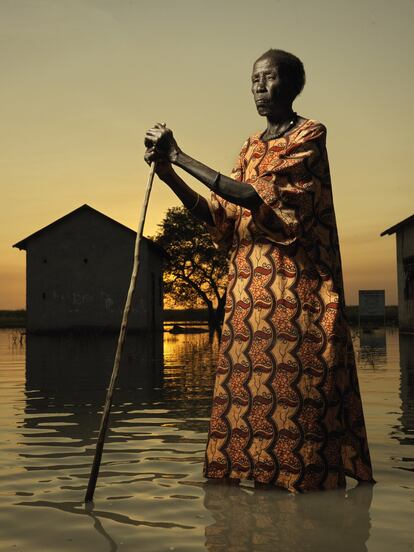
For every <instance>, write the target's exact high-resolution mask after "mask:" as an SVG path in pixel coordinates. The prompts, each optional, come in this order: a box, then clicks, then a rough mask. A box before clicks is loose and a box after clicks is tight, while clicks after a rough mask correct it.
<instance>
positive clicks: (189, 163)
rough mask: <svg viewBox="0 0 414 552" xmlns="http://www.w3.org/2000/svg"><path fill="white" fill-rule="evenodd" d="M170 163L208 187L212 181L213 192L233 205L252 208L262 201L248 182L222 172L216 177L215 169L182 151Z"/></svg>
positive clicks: (210, 187)
mask: <svg viewBox="0 0 414 552" xmlns="http://www.w3.org/2000/svg"><path fill="white" fill-rule="evenodd" d="M172 163H173V164H174V165H177V166H178V167H180V168H181V169H183V170H185V171H186V172H188V174H191V176H194V177H195V178H197V180H200V182H202V183H203V184H205V185H206V186H207V187H208V188H209V189H212V186H213V183H214V192H215V193H216V194H217V195H219V196H220V197H222V198H223V199H226V200H227V201H230V202H231V203H234V204H235V205H240V206H241V207H245V208H246V209H251V210H253V209H257V208H258V207H259V206H260V204H261V203H262V199H261V198H260V196H259V194H258V193H257V192H256V190H255V189H254V188H253V186H251V185H250V184H248V183H246V182H239V181H238V180H233V179H232V178H229V177H228V176H225V175H222V174H220V175H219V176H218V178H217V171H215V170H214V169H211V168H210V167H207V165H204V164H203V163H200V161H197V160H196V159H193V158H192V157H190V156H189V155H187V154H186V153H184V152H182V151H180V152H178V153H177V155H176V156H175V159H174V161H172Z"/></svg>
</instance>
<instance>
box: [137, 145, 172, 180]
mask: <svg viewBox="0 0 414 552" xmlns="http://www.w3.org/2000/svg"><path fill="white" fill-rule="evenodd" d="M144 159H145V162H146V163H148V165H151V163H152V162H155V163H156V165H155V173H156V174H157V175H158V176H159V177H160V178H163V177H165V176H167V175H171V174H172V173H173V172H174V171H173V168H172V165H171V163H170V162H169V161H168V160H167V159H166V158H165V157H163V156H162V155H160V154H159V153H158V151H157V150H156V149H155V147H150V148H147V149H146V150H145V155H144Z"/></svg>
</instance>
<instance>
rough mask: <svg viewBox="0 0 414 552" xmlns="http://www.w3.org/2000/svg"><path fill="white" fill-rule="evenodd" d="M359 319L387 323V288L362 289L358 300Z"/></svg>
mask: <svg viewBox="0 0 414 552" xmlns="http://www.w3.org/2000/svg"><path fill="white" fill-rule="evenodd" d="M358 321H359V324H360V325H364V324H365V323H368V324H369V323H375V324H378V323H380V324H383V325H384V324H385V290H384V289H360V290H359V302H358Z"/></svg>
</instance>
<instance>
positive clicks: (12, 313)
mask: <svg viewBox="0 0 414 552" xmlns="http://www.w3.org/2000/svg"><path fill="white" fill-rule="evenodd" d="M346 311H347V315H348V319H349V322H350V323H351V324H357V323H358V305H349V306H348V307H347V308H346ZM164 320H165V321H166V322H180V321H181V322H184V321H207V320H208V315H207V309H179V310H174V309H164ZM380 322H381V321H380ZM385 322H386V324H393V325H398V306H397V305H388V306H386V307H385ZM25 327H26V311H25V310H23V309H21V310H0V328H25Z"/></svg>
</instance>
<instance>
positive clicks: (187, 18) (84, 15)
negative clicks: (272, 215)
mask: <svg viewBox="0 0 414 552" xmlns="http://www.w3.org/2000/svg"><path fill="white" fill-rule="evenodd" d="M413 20H414V2H413V1H412V0H396V1H394V2H391V1H389V0H386V1H384V0H348V1H346V2H339V1H336V0H296V1H294V2H292V0H256V1H255V2H247V1H245V0H228V1H225V0H221V1H218V0H208V1H201V0H175V1H171V0H169V1H167V0H159V1H158V2H154V1H144V0H142V1H141V0H83V1H82V0H0V36H1V48H0V59H1V74H2V86H1V89H0V95H1V101H0V106H1V131H0V133H1V149H0V170H1V202H0V225H1V226H0V309H14V308H22V307H24V306H25V284H24V279H25V254H24V252H21V251H18V250H16V249H12V247H11V246H12V245H13V244H14V243H15V242H17V241H19V240H21V239H22V238H24V237H25V236H27V235H29V234H31V233H32V232H34V231H36V230H38V229H39V228H42V227H43V226H45V225H47V224H49V223H50V222H52V221H53V220H56V219H57V218H59V217H61V216H63V215H65V214H66V213H68V212H69V211H72V210H73V209H76V208H77V207H79V206H80V205H82V204H84V203H88V204H89V205H91V206H92V207H94V208H96V209H98V210H100V211H102V212H103V213H105V214H107V215H109V216H111V217H113V218H114V219H116V220H118V221H119V222H122V223H123V224H126V225H127V226H130V227H132V228H135V227H136V226H137V221H138V216H139V211H140V206H141V202H142V199H143V194H144V188H145V184H146V180H147V174H148V167H147V165H146V164H145V162H144V160H143V152H144V147H143V137H144V134H145V130H146V129H147V128H148V127H150V126H152V124H153V123H155V122H156V121H160V122H163V121H165V122H166V123H167V125H168V126H169V127H170V128H172V129H173V131H174V134H175V136H176V139H177V141H178V143H179V145H180V146H181V148H182V149H183V150H184V151H185V152H186V153H188V154H189V155H191V156H192V157H195V158H197V159H199V160H201V161H203V162H204V163H206V164H208V165H210V166H212V167H213V168H215V169H216V170H219V171H221V172H223V173H229V171H230V169H231V166H232V164H233V162H234V161H235V158H236V156H237V154H238V152H239V149H240V146H241V144H242V143H243V141H244V140H245V139H246V137H247V136H248V135H249V134H251V133H252V132H254V131H257V130H260V129H263V128H264V127H265V120H264V119H262V118H260V117H259V116H258V114H257V112H256V109H255V106H254V104H253V100H252V97H251V92H250V73H251V67H252V64H253V62H254V60H255V59H256V58H257V57H258V56H259V55H261V54H262V53H263V52H264V51H265V50H268V49H269V48H271V47H272V48H282V49H285V50H288V51H291V52H293V53H295V54H296V55H298V56H299V57H300V58H301V59H302V60H303V62H304V64H305V69H306V73H307V84H306V86H305V89H304V91H303V92H302V94H301V96H300V97H299V98H298V100H297V101H296V104H295V109H296V110H297V111H298V112H299V113H300V114H301V115H303V116H305V117H309V118H313V119H318V120H320V121H322V122H323V123H324V124H325V125H326V126H327V128H328V153H329V158H330V164H331V174H332V182H333V194H334V201H335V209H336V216H337V222H338V228H339V236H340V242H341V252H342V259H343V268H344V279H345V291H346V302H347V303H348V304H356V303H357V301H358V299H357V296H358V289H384V288H385V290H386V303H387V304H396V257H395V236H391V237H390V236H388V237H382V238H380V233H381V232H382V231H383V230H384V229H386V228H388V227H389V226H391V225H393V224H395V223H397V222H398V221H400V220H402V219H404V218H406V217H408V216H409V215H412V214H413V212H414V177H413V174H412V170H411V161H412V158H413V153H412V151H411V149H412V134H411V131H412V129H411V126H410V124H411V122H412V116H413V101H412V98H413V97H414V90H413V88H414V87H413V84H414V77H413V70H412V60H411V58H412V53H413V52H414V44H413V43H414V38H413V37H414V33H413V32H412V22H413ZM187 181H188V182H189V183H191V184H193V185H194V186H195V189H196V190H197V191H198V192H202V193H205V192H206V188H204V187H203V186H202V185H201V184H199V183H197V182H196V181H195V180H192V179H191V178H188V180H187ZM206 195H207V194H206ZM173 205H179V200H178V199H176V198H175V196H174V195H173V194H172V192H170V191H169V190H168V188H167V187H166V186H165V185H164V184H163V183H161V182H160V181H158V180H157V181H156V182H155V183H154V190H153V195H152V198H151V203H150V206H149V210H148V218H147V224H146V231H145V234H146V235H151V234H154V233H155V232H156V229H157V224H158V223H159V222H160V221H161V220H162V218H163V215H164V213H165V211H166V209H167V208H168V207H171V206H173Z"/></svg>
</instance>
